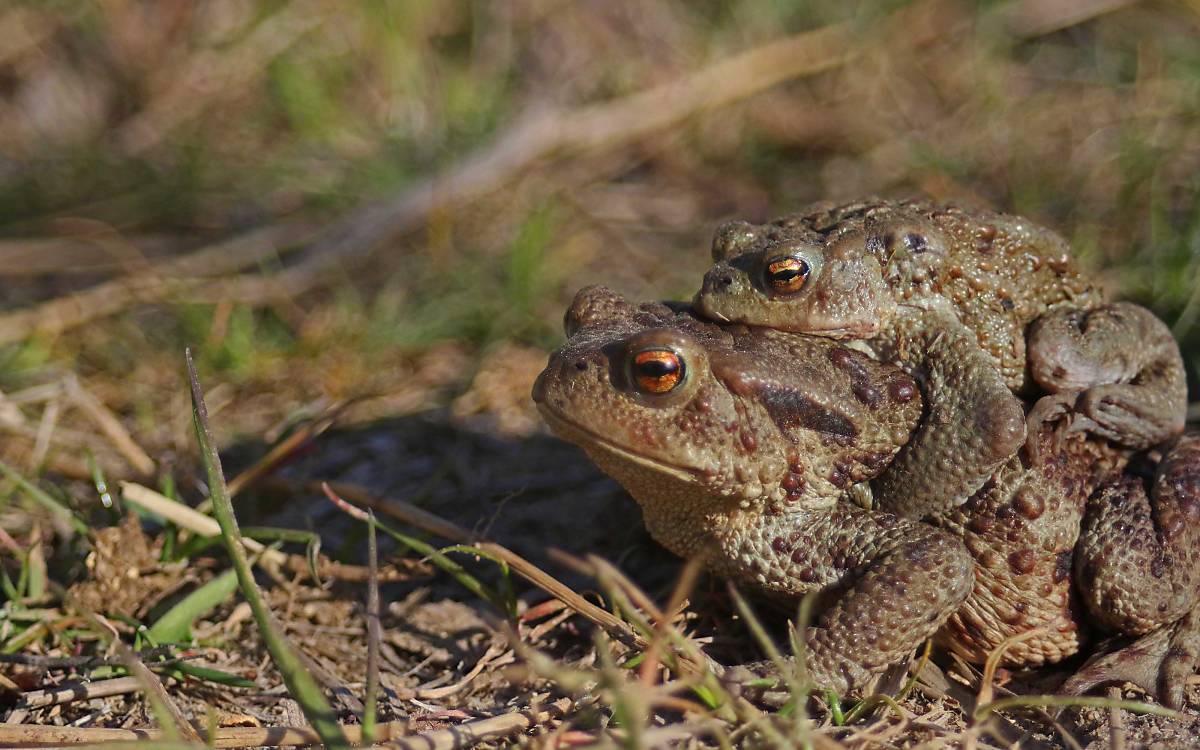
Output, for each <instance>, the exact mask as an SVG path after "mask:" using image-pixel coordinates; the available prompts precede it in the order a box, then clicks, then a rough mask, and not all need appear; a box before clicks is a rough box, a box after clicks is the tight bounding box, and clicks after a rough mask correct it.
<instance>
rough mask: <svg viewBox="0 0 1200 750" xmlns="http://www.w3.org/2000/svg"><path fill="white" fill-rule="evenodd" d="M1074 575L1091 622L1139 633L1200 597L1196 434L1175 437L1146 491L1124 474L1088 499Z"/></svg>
mask: <svg viewBox="0 0 1200 750" xmlns="http://www.w3.org/2000/svg"><path fill="white" fill-rule="evenodd" d="M1075 571H1076V580H1077V582H1078V585H1079V590H1080V593H1081V596H1082V599H1083V602H1084V604H1085V605H1086V606H1087V607H1088V610H1089V611H1090V614H1091V617H1092V620H1093V621H1094V622H1096V623H1097V624H1098V625H1100V626H1101V627H1103V628H1105V629H1107V630H1110V631H1115V632H1119V633H1127V634H1130V635H1142V634H1144V633H1147V632H1149V631H1151V630H1153V629H1154V628H1156V627H1159V626H1160V625H1164V624H1166V623H1169V622H1172V621H1174V620H1176V619H1178V618H1180V617H1182V616H1183V615H1184V613H1186V612H1187V611H1188V610H1189V609H1191V607H1192V606H1193V605H1194V604H1195V603H1196V602H1197V600H1198V599H1200V433H1188V434H1186V435H1183V436H1182V437H1180V438H1179V439H1178V440H1177V441H1176V442H1175V443H1174V444H1173V445H1171V446H1170V448H1169V449H1168V450H1167V453H1166V455H1165V456H1164V457H1163V459H1162V461H1160V462H1159V465H1158V469H1157V471H1156V473H1155V477H1154V480H1153V482H1152V484H1151V487H1150V492H1149V494H1147V492H1146V487H1145V485H1144V482H1143V480H1142V479H1140V478H1138V477H1134V476H1130V475H1126V476H1123V477H1121V478H1119V479H1117V480H1116V481H1114V482H1111V483H1109V484H1107V485H1105V486H1103V487H1101V488H1100V489H1099V490H1098V491H1097V492H1096V493H1095V494H1094V495H1093V496H1092V497H1091V499H1090V500H1088V504H1087V508H1086V511H1085V513H1084V519H1083V524H1082V526H1081V528H1080V535H1079V542H1078V544H1077V545H1076V548H1075Z"/></svg>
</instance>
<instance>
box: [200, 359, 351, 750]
mask: <svg viewBox="0 0 1200 750" xmlns="http://www.w3.org/2000/svg"><path fill="white" fill-rule="evenodd" d="M185 357H186V359H187V369H188V381H189V382H190V384H191V389H192V417H193V420H194V422H195V427H196V440H197V441H198V442H199V444H200V455H201V460H202V461H203V463H204V468H205V472H206V474H207V477H208V488H209V494H210V496H211V497H212V500H213V512H214V513H215V514H216V516H217V522H218V523H219V524H220V525H221V535H222V537H223V538H224V540H225V547H226V549H227V551H228V552H229V557H230V558H231V560H232V561H233V567H234V569H235V570H236V571H237V576H238V583H239V584H240V585H241V589H242V595H243V596H244V597H245V598H246V602H247V603H248V604H249V605H250V609H251V611H252V612H253V613H254V619H255V621H256V622H257V623H258V627H259V630H260V631H261V632H262V638H263V641H264V643H265V644H266V646H267V650H268V651H269V652H270V654H271V659H272V661H274V662H275V666H276V667H277V668H278V669H279V672H280V674H282V675H283V680H284V683H286V685H287V687H288V691H289V692H290V693H291V695H292V697H293V698H294V699H295V700H296V701H297V702H298V703H299V704H300V706H301V708H303V709H304V714H305V716H306V717H307V718H308V720H309V722H311V723H312V725H313V728H315V729H316V730H317V734H319V735H320V736H321V740H322V742H324V743H325V745H327V746H329V747H334V748H343V747H347V744H346V739H345V735H344V734H343V733H342V731H341V728H340V727H339V726H338V723H337V721H336V719H335V716H334V713H333V708H332V707H331V706H330V705H329V702H328V701H326V700H325V696H324V695H322V693H321V688H320V687H319V686H318V685H317V682H316V680H315V679H314V678H313V676H312V674H311V673H309V671H308V670H306V669H305V668H304V664H303V662H302V661H301V660H300V658H299V656H298V655H297V653H296V651H295V650H294V648H293V647H292V645H291V644H290V643H289V642H288V641H287V639H286V638H285V637H284V635H283V632H282V629H281V628H280V627H279V625H278V624H277V623H276V622H275V617H274V615H273V614H272V613H271V610H270V609H269V608H268V607H267V603H266V600H265V599H264V598H263V595H262V592H261V591H259V589H258V584H257V583H255V581H254V573H253V571H252V570H251V569H250V562H249V560H247V558H246V550H245V548H244V547H243V546H242V538H241V533H240V532H239V531H238V525H237V518H236V517H235V516H234V513H233V504H232V503H231V502H230V499H229V494H228V492H227V491H226V488H225V475H224V473H223V472H222V470H221V458H220V456H219V455H218V454H217V449H216V446H215V444H214V443H213V439H212V430H211V427H210V426H209V424H208V408H207V407H206V406H205V404H204V391H203V390H202V389H201V387H200V378H199V376H198V375H197V374H196V365H195V363H194V362H193V361H192V353H191V350H190V349H189V350H187V351H186V353H185Z"/></svg>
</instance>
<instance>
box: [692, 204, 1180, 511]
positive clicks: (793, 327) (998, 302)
mask: <svg viewBox="0 0 1200 750" xmlns="http://www.w3.org/2000/svg"><path fill="white" fill-rule="evenodd" d="M713 259H714V262H715V263H714V265H713V267H712V268H711V269H710V270H709V271H708V273H707V274H706V275H705V278H704V283H703V286H702V288H701V290H700V292H699V293H698V294H697V296H696V300H695V304H696V307H697V309H698V310H699V311H700V312H701V313H702V314H703V315H706V316H708V317H711V318H713V319H715V320H718V321H735V322H741V323H748V324H753V325H763V326H769V327H772V328H778V329H782V330H788V331H798V332H808V333H812V334H815V335H821V336H826V337H830V338H834V339H842V340H854V341H856V342H858V344H859V345H860V346H863V347H864V348H865V349H867V350H868V351H870V352H871V353H872V354H874V355H875V356H877V357H880V358H882V359H884V360H886V361H890V362H895V363H899V364H900V365H901V366H902V367H904V368H905V369H906V371H908V372H910V373H912V374H914V375H915V376H916V377H917V378H918V380H919V381H920V383H921V385H922V388H923V391H924V395H925V398H926V407H927V409H928V411H929V416H928V418H927V419H926V420H925V421H924V424H923V425H922V427H921V429H920V430H919V431H918V432H917V434H916V435H914V436H913V439H912V440H911V441H910V442H909V443H908V444H907V445H906V446H905V449H904V451H903V452H902V453H901V455H900V456H899V457H898V459H897V460H896V461H895V462H894V463H893V465H892V467H891V468H890V469H889V470H888V471H887V472H886V473H885V474H884V475H883V476H882V477H880V479H879V480H878V481H877V482H876V483H875V490H876V497H877V499H878V501H879V503H880V505H881V507H883V508H885V509H888V510H891V511H893V512H896V513H900V514H902V515H905V516H909V517H924V516H928V515H930V514H934V513H938V512H941V511H945V510H947V509H949V508H951V507H953V506H954V505H956V504H958V503H961V502H963V501H965V500H966V498H968V497H970V496H971V495H972V493H973V492H974V491H975V490H977V489H979V487H980V486H981V485H982V483H983V482H984V481H985V480H986V479H987V478H988V477H990V476H992V474H993V472H994V471H995V470H996V469H998V468H999V467H1001V466H1003V465H1004V464H1005V462H1007V461H1008V460H1009V459H1010V458H1011V457H1012V456H1013V455H1014V454H1015V453H1016V452H1017V450H1019V449H1020V447H1021V445H1022V444H1026V442H1027V444H1028V448H1029V453H1030V455H1031V457H1033V458H1034V459H1035V460H1036V458H1037V455H1038V454H1037V448H1038V446H1039V440H1038V438H1037V436H1038V434H1039V425H1041V424H1042V423H1044V422H1047V421H1055V420H1059V419H1068V420H1069V427H1070V428H1071V429H1072V430H1080V431H1087V432H1090V433H1091V434H1094V435H1098V436H1100V437H1103V438H1106V439H1109V440H1112V441H1114V442H1116V443H1118V444H1120V445H1122V446H1125V447H1129V448H1134V449H1141V448H1146V447H1149V446H1151V445H1154V444H1157V443H1159V442H1162V441H1164V440H1166V439H1168V438H1170V437H1172V436H1174V435H1177V434H1178V433H1179V432H1181V431H1182V429H1183V420H1184V414H1185V411H1186V403H1187V390H1186V380H1185V376H1184V370H1183V364H1182V359H1181V357H1180V355H1179V349H1178V346H1177V345H1176V343H1175V341H1174V339H1173V337H1172V336H1171V333H1170V331H1169V330H1168V329H1167V327H1166V326H1165V325H1164V324H1163V323H1162V322H1161V321H1159V320H1158V319H1157V318H1155V317H1154V316H1153V315H1152V314H1151V313H1149V311H1147V310H1145V309H1144V308H1141V307H1138V306H1136V305H1133V304H1129V303H1121V302H1117V303H1108V302H1106V301H1105V298H1104V296H1103V294H1102V292H1101V290H1100V289H1099V288H1098V287H1097V285H1096V284H1095V283H1093V282H1092V281H1091V280H1089V279H1088V278H1087V277H1086V276H1085V275H1084V274H1083V273H1081V272H1080V271H1079V269H1078V268H1077V267H1076V266H1075V265H1074V263H1073V262H1072V259H1071V257H1070V254H1069V252H1068V247H1067V244H1066V242H1065V241H1064V240H1063V239H1062V238H1061V237H1060V236H1059V235H1057V234H1055V233H1054V232H1052V231H1050V230H1048V229H1045V228H1042V227H1039V226H1036V225H1034V224H1033V223H1032V222H1030V221H1027V220H1025V219H1023V218H1020V217H1017V216H1009V215H1004V214H1000V213H994V212H990V211H969V210H966V209H962V208H958V207H954V206H943V205H937V204H933V203H928V202H923V201H900V202H892V201H886V200H879V199H871V200H867V201H862V202H857V203H850V204H845V205H832V204H827V203H821V204H816V205H814V206H811V207H809V208H807V209H805V210H803V211H800V212H798V213H796V214H793V215H789V216H785V217H783V218H781V219H779V220H777V221H773V222H770V223H768V224H763V225H755V224H748V223H746V222H730V223H727V224H725V225H724V226H722V227H721V228H720V229H719V230H718V231H717V233H716V235H715V238H714V241H713ZM1035 388H1040V389H1042V392H1043V393H1044V394H1045V395H1043V397H1042V398H1041V399H1039V400H1038V401H1037V402H1036V404H1035V405H1034V406H1033V408H1032V409H1031V410H1030V412H1029V414H1028V425H1029V427H1028V430H1027V429H1026V415H1025V412H1024V410H1023V408H1022V405H1021V403H1020V401H1018V400H1017V398H1016V397H1015V396H1014V395H1013V394H1014V393H1016V394H1032V393H1033V392H1034V389H1035ZM947 426H949V429H947Z"/></svg>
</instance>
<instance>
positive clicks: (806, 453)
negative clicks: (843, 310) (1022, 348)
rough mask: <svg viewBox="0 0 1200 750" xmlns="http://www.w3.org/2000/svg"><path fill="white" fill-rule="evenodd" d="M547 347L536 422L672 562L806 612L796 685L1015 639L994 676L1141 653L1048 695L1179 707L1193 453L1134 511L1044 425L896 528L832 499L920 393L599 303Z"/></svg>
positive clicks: (850, 680)
mask: <svg viewBox="0 0 1200 750" xmlns="http://www.w3.org/2000/svg"><path fill="white" fill-rule="evenodd" d="M566 328H567V332H568V336H569V338H568V341H567V343H566V345H565V346H563V347H562V348H561V349H560V350H559V351H558V352H556V353H555V354H554V355H552V356H551V359H550V362H549V364H548V365H547V367H546V369H545V371H543V373H542V374H541V375H540V376H539V378H538V380H537V383H536V384H535V386H534V390H533V397H534V400H535V401H536V402H537V404H538V408H539V410H540V411H541V413H542V414H543V416H544V417H545V419H546V421H547V422H548V423H549V425H550V426H551V428H552V429H553V430H554V432H556V433H557V434H558V435H559V436H560V437H563V438H564V439H567V440H570V441H572V442H575V443H577V444H578V445H580V446H581V447H582V448H583V449H584V450H585V452H587V454H588V455H589V456H590V457H591V458H592V459H593V460H594V461H595V462H596V463H597V464H598V465H599V466H600V467H601V468H602V469H603V470H604V471H606V472H607V473H609V474H610V475H611V476H613V477H614V478H615V479H617V481H619V482H620V483H621V484H622V485H623V486H625V487H626V489H628V490H629V492H630V493H631V494H632V495H633V497H634V498H635V500H637V501H638V503H639V504H640V505H641V507H642V511H643V515H644V520H645V523H646V526H647V528H648V530H649V531H650V533H651V535H653V536H654V537H655V539H657V540H658V541H659V542H660V543H662V544H663V545H664V546H666V547H667V548H668V549H670V550H671V551H673V552H675V553H676V554H678V555H681V556H687V557H694V556H698V557H700V558H701V559H702V561H703V562H704V563H705V565H706V566H707V567H708V568H709V569H710V570H713V571H715V572H717V573H719V574H721V575H725V576H728V577H731V578H734V579H738V580H743V581H747V582H750V583H752V584H754V585H757V586H759V587H761V588H764V589H766V590H768V591H773V592H776V593H778V594H783V595H790V596H800V595H803V594H807V593H813V592H816V593H818V594H819V595H820V596H819V600H820V601H821V603H822V605H823V606H824V609H823V611H822V612H821V614H820V615H819V617H818V619H817V620H816V622H815V623H814V624H813V625H812V626H810V627H808V628H807V629H806V630H805V632H804V642H805V645H806V647H807V648H806V653H807V661H806V664H807V668H808V673H809V676H810V678H811V679H812V680H813V681H814V682H815V683H816V684H817V685H819V686H821V687H824V688H829V689H833V690H835V691H837V692H839V693H842V694H845V693H848V692H852V691H856V690H860V689H862V688H863V687H864V686H865V685H867V683H868V682H869V681H870V680H871V679H872V678H873V677H874V676H876V675H878V674H879V673H881V672H882V671H883V670H884V669H885V668H886V667H888V666H889V665H891V664H894V663H897V662H899V661H901V660H903V659H904V658H906V657H907V655H908V654H909V653H910V652H911V650H912V648H913V647H915V646H916V645H917V644H919V643H920V642H921V641H923V640H924V639H926V638H927V637H929V636H930V635H931V634H934V633H936V634H937V638H938V640H939V641H941V642H942V643H944V644H945V645H946V646H947V647H948V648H950V649H952V650H954V651H956V652H957V653H959V654H961V655H963V656H964V657H966V658H968V659H971V660H973V661H976V662H980V661H982V660H983V659H984V658H986V656H987V654H988V653H989V652H990V651H991V650H992V649H994V648H995V647H996V646H998V645H999V644H1001V643H1002V642H1004V641H1005V640H1006V639H1008V638H1010V637H1011V636H1014V635H1018V634H1023V635H1024V636H1025V640H1022V641H1021V642H1020V643H1018V644H1016V645H1015V646H1014V647H1012V648H1010V649H1009V650H1008V651H1007V652H1006V656H1005V661H1006V663H1008V664H1011V665H1015V666H1033V665H1038V664H1043V663H1048V662H1055V661H1058V660H1060V659H1062V658H1065V657H1066V656H1069V655H1071V654H1074V653H1076V652H1077V651H1078V650H1079V649H1080V647H1081V645H1082V644H1083V643H1084V642H1085V641H1086V639H1087V638H1088V635H1089V632H1090V630H1092V629H1100V630H1106V631H1109V632H1116V633H1120V634H1126V635H1137V636H1141V635H1143V634H1146V635H1145V638H1143V639H1142V640H1140V641H1138V642H1137V643H1135V644H1134V647H1131V648H1130V649H1126V650H1125V651H1120V652H1117V653H1116V654H1115V655H1112V656H1110V657H1106V660H1101V661H1100V662H1097V663H1096V664H1095V665H1094V666H1093V667H1091V668H1089V670H1085V671H1084V672H1081V673H1080V675H1078V676H1077V677H1076V678H1075V680H1074V681H1073V682H1072V683H1071V684H1070V685H1069V686H1068V689H1072V690H1085V689H1087V688H1089V687H1091V686H1093V685H1096V684H1099V683H1101V682H1106V681H1109V680H1124V679H1130V680H1132V681H1134V682H1137V683H1138V684H1140V685H1142V686H1143V687H1145V688H1147V689H1148V690H1149V691H1151V692H1152V693H1154V694H1156V695H1159V696H1161V697H1162V698H1163V700H1164V702H1167V703H1168V704H1177V703H1178V702H1179V701H1180V700H1181V696H1182V687H1183V684H1184V679H1185V678H1186V676H1187V675H1189V674H1191V672H1192V671H1193V670H1194V669H1195V667H1196V663H1197V657H1198V655H1200V645H1198V644H1197V643H1196V640H1197V633H1198V632H1200V631H1198V629H1197V628H1196V627H1195V626H1194V625H1193V622H1192V619H1191V615H1190V612H1191V608H1192V607H1193V606H1194V605H1195V599H1196V588H1197V583H1200V570H1198V569H1197V565H1196V563H1197V562H1200V557H1198V556H1197V555H1196V552H1195V550H1196V549H1197V543H1198V542H1200V538H1197V537H1198V535H1200V523H1196V522H1195V521H1196V518H1197V516H1200V439H1197V438H1196V437H1194V436H1186V437H1184V438H1182V439H1181V440H1180V442H1179V443H1178V445H1176V446H1175V447H1174V448H1173V449H1172V450H1171V451H1170V452H1169V453H1168V454H1167V458H1166V459H1164V460H1163V461H1162V462H1161V463H1160V465H1159V467H1158V473H1157V475H1156V476H1157V478H1156V479H1154V480H1153V482H1152V483H1151V488H1150V491H1149V492H1147V490H1146V486H1145V485H1146V483H1145V481H1144V480H1142V479H1140V478H1138V477H1136V476H1135V475H1132V474H1128V475H1127V472H1124V467H1125V462H1126V452H1123V451H1121V450H1119V449H1117V448H1115V447H1114V446H1111V445H1110V444H1108V443H1106V442H1105V441H1102V440H1098V439H1095V438H1091V437H1088V436H1086V435H1083V434H1079V433H1075V434H1070V435H1066V436H1062V435H1057V434H1055V433H1056V432H1058V431H1061V430H1062V429H1063V428H1062V427H1061V426H1057V427H1056V426H1055V425H1051V424H1049V423H1047V424H1046V425H1044V426H1043V427H1042V428H1041V429H1040V432H1039V440H1040V441H1041V447H1042V448H1043V449H1044V450H1045V452H1046V455H1045V459H1044V460H1043V461H1042V462H1040V463H1039V464H1038V465H1036V466H1027V465H1026V464H1025V463H1024V459H1023V457H1014V458H1013V459H1010V460H1009V461H1008V462H1006V463H1005V464H1004V465H1003V466H1002V467H1001V468H1000V469H998V470H996V471H995V472H993V475H992V476H990V477H989V478H988V480H987V481H986V482H985V484H984V486H983V487H982V488H981V489H980V490H979V491H978V492H976V493H975V494H974V495H973V496H972V498H971V499H970V500H969V501H968V502H967V503H966V504H965V505H963V506H961V507H959V508H955V509H953V510H950V511H947V512H945V513H943V514H941V515H938V516H935V517H934V519H933V520H932V523H930V524H925V523H916V522H913V521H911V520H906V519H903V518H900V517H898V516H895V515H893V514H890V513H886V512H882V511H873V510H867V509H864V508H862V507H860V506H859V505H857V504H856V503H855V502H852V501H851V498H852V497H853V494H852V493H854V491H855V489H856V488H859V487H861V486H862V485H861V483H863V482H865V481H867V480H869V479H870V478H871V477H872V476H875V475H877V474H878V473H879V472H880V471H882V470H883V469H884V467H885V466H886V465H887V462H888V461H890V460H892V459H893V457H894V456H895V455H896V453H897V451H898V449H899V448H900V446H902V445H903V444H904V442H905V441H906V440H907V438H908V436H909V434H910V433H911V432H912V431H913V430H914V429H915V427H916V423H917V418H918V417H919V415H920V413H921V404H920V401H921V399H920V396H919V391H918V389H917V388H916V387H915V385H914V383H913V381H912V379H911V378H910V377H908V376H907V375H906V374H904V373H903V372H902V371H900V370H899V369H897V368H895V367H891V366H888V365H886V364H884V363H881V362H878V361H876V360H873V359H870V358H868V357H867V356H865V355H863V354H861V353H859V352H856V351H852V350H850V349H847V348H845V347H843V346H842V345H840V344H839V343H837V342H835V341H832V340H829V339H823V338H816V337H807V336H797V335H794V334H788V333H785V332H779V331H774V330H768V329H753V328H747V327H743V326H737V325H735V326H723V327H722V326H716V325H713V324H709V323H706V322H703V321H700V320H697V319H696V318H695V317H694V316H692V315H691V314H689V313H688V312H686V311H678V312H677V311H675V310H673V309H671V308H669V307H666V306H663V305H642V306H634V305H632V304H630V303H629V302H627V301H626V300H624V299H623V298H621V297H619V296H617V295H615V294H613V293H612V292H610V291H608V290H606V289H604V288H602V287H593V288H589V289H585V290H583V291H581V292H580V293H579V295H577V297H576V299H575V302H574V303H573V304H572V306H571V308H570V310H569V311H568V313H567V316H566ZM1096 488H1099V491H1097V492H1093V489H1096ZM1076 573H1077V574H1076ZM1031 631H1035V632H1034V634H1033V635H1032V637H1030V632H1031Z"/></svg>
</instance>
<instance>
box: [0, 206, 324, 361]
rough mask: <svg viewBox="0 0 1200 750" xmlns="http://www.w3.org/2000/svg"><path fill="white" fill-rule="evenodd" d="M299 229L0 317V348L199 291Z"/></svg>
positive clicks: (283, 245)
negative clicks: (207, 281) (216, 276)
mask: <svg viewBox="0 0 1200 750" xmlns="http://www.w3.org/2000/svg"><path fill="white" fill-rule="evenodd" d="M310 232H311V229H310V228H308V227H307V226H305V225H293V224H280V225H277V226H271V227H265V228H262V229H256V230H253V231H250V232H247V233H245V234H243V235H239V236H237V237H234V238H232V239H229V240H225V241H223V242H220V243H217V244H215V245H212V246H210V247H206V248H204V249H202V250H197V251H195V252H193V253H192V254H190V255H185V256H183V257H182V258H177V259H175V260H171V261H167V262H164V263H162V264H161V265H157V266H155V267H154V268H153V269H152V270H151V271H149V272H141V273H137V274H131V275H129V276H123V277H121V278H118V279H114V280H113V281H107V282H104V283H102V284H98V285H96V286H94V287H91V288H89V289H87V290H85V291H82V292H78V293H76V294H70V295H67V296H64V297H58V298H55V299H52V300H49V301H47V302H43V303H41V304H38V305H34V306H33V307H28V308H24V309H20V310H15V311H13V312H10V313H6V314H4V315H0V344H10V343H13V342H15V341H21V340H23V339H25V338H26V337H28V336H31V335H34V334H42V335H46V336H54V335H57V334H59V333H62V332H63V331H66V330H68V329H71V328H75V327H77V326H81V325H84V324H85V323H89V322H91V321H93V320H98V319H100V318H104V317H107V316H110V315H115V314H117V313H119V312H122V311H124V310H127V309H129V308H130V307H133V306H135V305H138V304H150V303H154V302H160V301H162V300H164V299H167V298H169V297H171V296H172V295H174V294H176V293H186V292H187V291H188V290H189V289H191V288H193V287H202V286H203V284H204V283H205V282H204V281H203V278H202V277H205V276H212V275H214V274H220V273H229V272H234V271H238V270H241V269H243V268H248V267H250V266H253V265H255V264H257V263H260V262H262V261H263V260H266V259H268V258H272V257H275V256H277V255H281V254H283V252H284V251H285V250H286V249H287V248H288V246H289V245H292V244H294V243H296V242H298V241H299V240H300V239H301V238H302V237H305V236H306V235H308V234H310ZM191 277H198V278H191Z"/></svg>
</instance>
